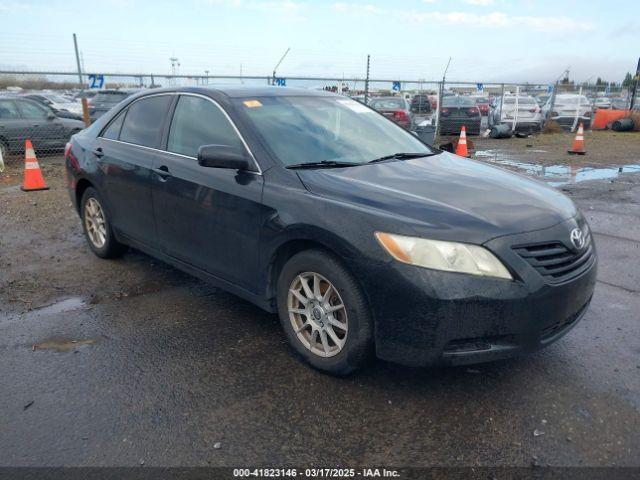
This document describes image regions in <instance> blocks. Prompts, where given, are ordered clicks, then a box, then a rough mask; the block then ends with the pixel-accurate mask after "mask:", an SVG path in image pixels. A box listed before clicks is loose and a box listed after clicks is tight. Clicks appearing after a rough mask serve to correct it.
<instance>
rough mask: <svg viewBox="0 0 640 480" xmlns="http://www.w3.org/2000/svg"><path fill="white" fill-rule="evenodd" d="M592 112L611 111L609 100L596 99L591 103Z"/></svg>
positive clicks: (603, 98)
mask: <svg viewBox="0 0 640 480" xmlns="http://www.w3.org/2000/svg"><path fill="white" fill-rule="evenodd" d="M593 108H594V110H599V109H603V110H610V109H611V99H609V98H607V97H600V98H596V99H595V100H594V102H593Z"/></svg>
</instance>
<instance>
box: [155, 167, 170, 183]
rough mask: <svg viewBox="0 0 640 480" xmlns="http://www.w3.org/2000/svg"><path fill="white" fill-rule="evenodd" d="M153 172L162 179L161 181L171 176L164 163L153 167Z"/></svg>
mask: <svg viewBox="0 0 640 480" xmlns="http://www.w3.org/2000/svg"><path fill="white" fill-rule="evenodd" d="M153 172H154V173H155V174H156V175H158V176H159V177H160V180H162V181H163V182H164V181H166V180H167V179H168V178H169V177H171V176H173V175H171V172H169V167H167V166H166V165H162V166H161V167H158V168H154V169H153Z"/></svg>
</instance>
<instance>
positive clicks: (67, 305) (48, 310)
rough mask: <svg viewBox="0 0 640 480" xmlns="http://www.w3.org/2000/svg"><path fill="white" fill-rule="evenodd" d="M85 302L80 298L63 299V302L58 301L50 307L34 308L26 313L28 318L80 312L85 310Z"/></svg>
mask: <svg viewBox="0 0 640 480" xmlns="http://www.w3.org/2000/svg"><path fill="white" fill-rule="evenodd" d="M86 307H87V304H86V302H85V301H84V300H83V299H82V298H80V297H72V298H65V299H64V300H59V301H57V302H55V303H52V304H51V305H46V306H44V307H40V308H36V309H34V310H31V311H30V312H29V313H27V315H28V316H31V317H33V316H36V317H41V316H46V315H55V314H56V313H64V312H71V311H73V310H80V309H83V308H86Z"/></svg>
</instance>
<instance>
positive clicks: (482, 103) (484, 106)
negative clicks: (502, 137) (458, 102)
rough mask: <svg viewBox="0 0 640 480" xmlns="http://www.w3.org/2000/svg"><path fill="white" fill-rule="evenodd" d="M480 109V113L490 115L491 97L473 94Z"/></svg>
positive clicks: (484, 115)
mask: <svg viewBox="0 0 640 480" xmlns="http://www.w3.org/2000/svg"><path fill="white" fill-rule="evenodd" d="M471 98H473V99H474V100H475V102H476V105H477V106H478V109H479V110H480V115H482V116H483V117H486V116H487V115H489V97H484V96H472V97H471Z"/></svg>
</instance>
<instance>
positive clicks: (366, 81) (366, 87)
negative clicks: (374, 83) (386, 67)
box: [364, 55, 371, 105]
mask: <svg viewBox="0 0 640 480" xmlns="http://www.w3.org/2000/svg"><path fill="white" fill-rule="evenodd" d="M370 60H371V56H370V55H367V76H366V77H365V79H364V104H365V105H366V104H367V103H369V65H370Z"/></svg>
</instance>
